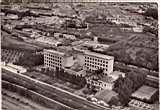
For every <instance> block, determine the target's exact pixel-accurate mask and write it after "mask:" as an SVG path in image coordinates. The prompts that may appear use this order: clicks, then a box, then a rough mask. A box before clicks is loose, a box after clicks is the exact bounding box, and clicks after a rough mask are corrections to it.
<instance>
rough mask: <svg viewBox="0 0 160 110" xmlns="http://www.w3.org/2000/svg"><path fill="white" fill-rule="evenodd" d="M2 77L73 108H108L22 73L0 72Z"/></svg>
mask: <svg viewBox="0 0 160 110" xmlns="http://www.w3.org/2000/svg"><path fill="white" fill-rule="evenodd" d="M2 78H3V79H5V78H6V79H7V80H8V81H11V82H12V81H13V82H16V83H18V84H19V85H21V86H24V87H26V88H29V87H31V88H32V89H33V90H36V91H35V92H37V93H39V94H42V95H44V96H46V97H49V98H52V99H54V100H56V101H58V102H60V103H62V104H65V105H67V106H70V107H71V108H74V109H75V110H110V108H104V107H102V106H99V105H96V104H93V103H92V102H89V101H87V100H86V99H85V98H82V97H80V96H78V95H75V94H73V93H70V92H68V91H65V90H63V89H60V88H57V87H55V86H51V85H49V84H46V83H44V82H41V81H39V80H36V79H32V78H30V77H28V76H25V75H22V74H16V73H11V72H5V73H4V72H2ZM6 79H5V80H6Z"/></svg>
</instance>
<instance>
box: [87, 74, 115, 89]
mask: <svg viewBox="0 0 160 110" xmlns="http://www.w3.org/2000/svg"><path fill="white" fill-rule="evenodd" d="M86 81H87V84H88V85H89V86H90V87H91V86H92V87H94V88H95V90H97V91H99V90H103V89H107V90H112V89H113V87H114V83H113V82H112V81H108V80H94V79H92V78H91V77H90V78H86Z"/></svg>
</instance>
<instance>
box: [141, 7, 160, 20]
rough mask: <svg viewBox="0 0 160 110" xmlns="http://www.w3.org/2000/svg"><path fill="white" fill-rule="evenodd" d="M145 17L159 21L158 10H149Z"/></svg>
mask: <svg viewBox="0 0 160 110" xmlns="http://www.w3.org/2000/svg"><path fill="white" fill-rule="evenodd" d="M144 15H145V16H149V17H152V18H154V19H157V20H158V9H155V8H148V9H147V11H146V12H145V13H144Z"/></svg>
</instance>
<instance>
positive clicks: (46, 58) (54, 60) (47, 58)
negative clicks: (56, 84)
mask: <svg viewBox="0 0 160 110" xmlns="http://www.w3.org/2000/svg"><path fill="white" fill-rule="evenodd" d="M44 60H48V61H52V62H59V63H62V61H61V60H59V59H53V58H49V57H45V58H44Z"/></svg>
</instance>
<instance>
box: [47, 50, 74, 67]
mask: <svg viewBox="0 0 160 110" xmlns="http://www.w3.org/2000/svg"><path fill="white" fill-rule="evenodd" d="M73 64H74V61H73V56H72V55H69V54H68V53H65V52H60V51H56V50H51V49H44V66H45V67H48V68H51V69H56V68H59V69H62V68H64V67H70V66H72V65H73Z"/></svg>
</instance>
